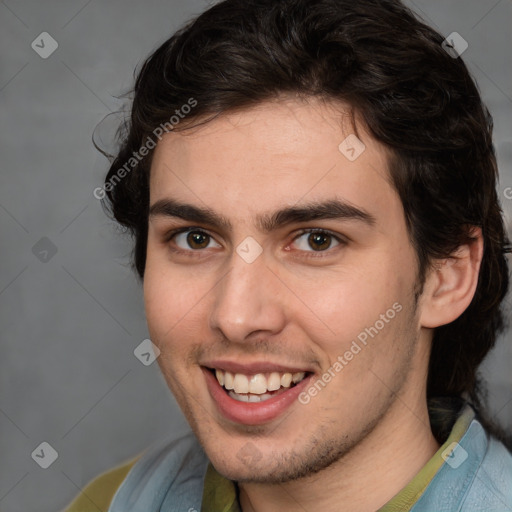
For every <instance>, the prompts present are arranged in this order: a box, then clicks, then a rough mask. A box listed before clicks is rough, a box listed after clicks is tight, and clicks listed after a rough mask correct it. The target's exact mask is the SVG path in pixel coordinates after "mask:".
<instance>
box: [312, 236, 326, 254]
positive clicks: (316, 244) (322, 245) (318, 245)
mask: <svg viewBox="0 0 512 512" xmlns="http://www.w3.org/2000/svg"><path fill="white" fill-rule="evenodd" d="M309 242H310V243H311V247H312V249H313V250H315V251H321V250H322V249H327V248H328V247H329V245H330V235H326V234H324V233H311V234H310V235H309Z"/></svg>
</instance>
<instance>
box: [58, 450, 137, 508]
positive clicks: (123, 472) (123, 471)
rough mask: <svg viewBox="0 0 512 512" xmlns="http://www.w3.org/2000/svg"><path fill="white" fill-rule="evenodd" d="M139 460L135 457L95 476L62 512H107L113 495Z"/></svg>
mask: <svg viewBox="0 0 512 512" xmlns="http://www.w3.org/2000/svg"><path fill="white" fill-rule="evenodd" d="M139 458H140V456H137V457H135V458H133V459H131V460H129V461H128V462H126V463H124V464H122V465H120V466H116V467H115V468H113V469H110V470H108V471H105V472H104V473H102V474H101V475H99V476H97V477H96V478H95V479H94V480H92V481H91V482H90V483H89V484H87V486H86V487H85V488H84V489H83V490H82V492H81V493H80V494H79V495H78V496H77V497H76V498H75V499H74V501H73V502H72V503H71V504H70V505H69V506H68V507H67V508H66V509H65V510H64V512H89V511H90V512H98V510H99V511H101V512H107V511H108V508H109V506H110V503H111V502H112V498H113V497H114V494H115V493H116V492H117V489H118V488H119V487H120V485H121V484H122V483H123V481H124V479H125V478H126V476H127V475H128V473H129V472H130V470H131V469H132V467H133V466H134V465H135V463H136V462H137V461H138V460H139Z"/></svg>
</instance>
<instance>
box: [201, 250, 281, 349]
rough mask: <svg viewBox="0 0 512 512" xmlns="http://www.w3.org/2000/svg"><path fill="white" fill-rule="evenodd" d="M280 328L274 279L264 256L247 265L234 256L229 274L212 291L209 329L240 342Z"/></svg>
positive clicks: (244, 261) (238, 256) (235, 254)
mask: <svg viewBox="0 0 512 512" xmlns="http://www.w3.org/2000/svg"><path fill="white" fill-rule="evenodd" d="M283 325H284V311H283V305H282V304H280V302H279V298H278V294H277V293H276V283H275V277H274V276H273V274H272V272H270V270H269V269H268V268H267V267H266V264H265V261H264V258H263V256H259V257H258V258H256V259H255V260H254V261H252V262H250V263H249V262H248V261H246V260H244V258H243V257H242V256H240V255H239V254H237V253H235V252H234V253H233V255H232V258H231V261H230V270H229V272H228V273H227V274H226V275H225V276H224V278H223V279H222V280H221V282H220V283H219V285H218V286H217V287H216V288H215V299H214V304H213V309H212V311H211V316H210V327H211V328H212V329H214V330H220V331H222V333H223V335H224V336H225V337H226V338H227V339H229V340H230V341H233V342H243V341H244V340H245V338H247V336H249V335H250V334H251V333H252V332H255V331H268V332H269V333H274V332H278V331H279V330H281V329H282V328H283Z"/></svg>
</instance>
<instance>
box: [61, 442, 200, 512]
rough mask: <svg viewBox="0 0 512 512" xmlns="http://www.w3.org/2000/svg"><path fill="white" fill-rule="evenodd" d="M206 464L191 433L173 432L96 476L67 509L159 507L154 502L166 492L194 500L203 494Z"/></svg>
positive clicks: (102, 511)
mask: <svg viewBox="0 0 512 512" xmlns="http://www.w3.org/2000/svg"><path fill="white" fill-rule="evenodd" d="M207 463H208V459H207V458H206V456H205V454H204V452H203V450H202V447H201V446H200V444H199V442H198V441H197V439H196V437H195V436H194V435H193V434H192V433H187V434H185V435H182V436H180V437H176V434H174V435H172V436H169V437H166V438H164V439H161V440H159V441H158V442H156V443H154V444H153V445H151V446H150V447H149V448H148V449H147V450H145V451H144V453H142V454H140V455H139V456H137V457H135V458H133V459H131V460H130V461H128V462H126V463H124V464H122V465H120V466H117V467H115V468H113V469H111V470H109V471H107V472H105V473H103V474H101V475H100V476H98V477H97V478H95V479H94V480H93V481H92V482H90V483H89V484H88V485H87V486H86V487H85V488H84V489H83V491H82V492H81V493H80V495H79V496H77V498H76V499H75V501H73V503H72V504H71V505H69V507H68V508H66V509H65V510H64V512H98V511H100V512H109V511H123V512H124V511H126V510H134V509H136V510H146V509H147V510H153V509H154V510H160V508H159V507H160V505H161V504H160V503H158V504H157V503H154V502H155V500H158V499H160V498H159V497H162V499H163V498H165V496H166V495H169V496H172V499H173V501H176V502H180V501H183V502H187V503H189V502H190V501H191V500H193V501H194V502H195V501H196V497H197V495H199V498H200V496H201V494H202V488H203V478H204V474H205V473H206V466H207ZM95 505H96V506H95ZM135 505H136V506H135ZM157 505H158V506H157ZM198 506H199V507H200V502H199V505H198ZM131 507H135V508H131ZM187 508H189V507H187ZM187 508H186V509H185V510H187ZM172 510H174V509H172Z"/></svg>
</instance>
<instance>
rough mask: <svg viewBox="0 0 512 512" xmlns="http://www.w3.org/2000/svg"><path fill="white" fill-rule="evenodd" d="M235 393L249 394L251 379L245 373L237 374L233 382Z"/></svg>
mask: <svg viewBox="0 0 512 512" xmlns="http://www.w3.org/2000/svg"><path fill="white" fill-rule="evenodd" d="M233 389H234V390H235V393H249V379H248V378H247V375H244V374H243V373H236V374H235V380H234V381H233Z"/></svg>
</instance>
